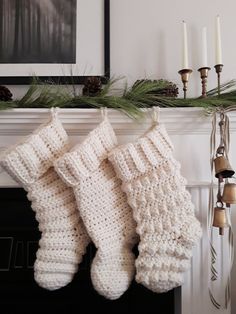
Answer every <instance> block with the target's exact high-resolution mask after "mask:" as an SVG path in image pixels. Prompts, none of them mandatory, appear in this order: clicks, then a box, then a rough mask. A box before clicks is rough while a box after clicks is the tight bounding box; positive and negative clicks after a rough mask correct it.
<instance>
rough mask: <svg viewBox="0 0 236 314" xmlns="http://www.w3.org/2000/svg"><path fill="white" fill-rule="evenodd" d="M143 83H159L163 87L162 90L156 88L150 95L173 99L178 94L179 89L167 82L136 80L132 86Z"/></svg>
mask: <svg viewBox="0 0 236 314" xmlns="http://www.w3.org/2000/svg"><path fill="white" fill-rule="evenodd" d="M143 82H149V83H151V82H153V83H160V85H163V86H165V87H163V88H158V89H157V90H153V91H151V92H150V94H154V95H158V96H163V97H174V98H176V97H177V96H178V94H179V89H178V87H177V86H176V84H174V83H172V82H169V81H167V80H137V81H136V82H135V83H134V86H135V85H137V84H140V83H143Z"/></svg>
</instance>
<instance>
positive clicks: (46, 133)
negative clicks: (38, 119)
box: [0, 115, 68, 189]
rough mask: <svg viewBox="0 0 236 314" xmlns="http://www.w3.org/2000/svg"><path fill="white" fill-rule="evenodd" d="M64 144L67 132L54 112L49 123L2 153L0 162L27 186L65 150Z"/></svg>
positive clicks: (66, 142)
mask: <svg viewBox="0 0 236 314" xmlns="http://www.w3.org/2000/svg"><path fill="white" fill-rule="evenodd" d="M67 147H68V136H67V134H66V131H65V130H64V128H63V126H62V124H61V122H60V121H59V119H58V118H57V116H56V115H54V116H53V117H52V119H51V121H50V122H48V123H47V124H44V125H42V126H41V127H39V128H38V129H36V130H35V131H34V132H33V134H31V135H30V136H28V137H27V138H26V139H24V140H23V141H21V142H20V143H18V144H16V145H15V146H13V147H11V148H10V149H8V150H7V151H6V152H4V154H3V155H2V156H1V159H0V165H1V166H2V167H3V169H4V170H5V171H6V172H7V173H8V174H9V175H10V176H11V177H12V178H13V179H15V180H16V181H17V182H18V183H19V184H21V185H23V187H25V188H26V189H27V185H29V184H31V183H34V182H35V181H36V180H37V179H38V178H39V177H40V176H42V175H43V174H44V173H45V172H46V171H47V170H48V169H49V168H50V167H51V166H52V165H53V161H54V160H55V159H57V158H58V157H59V156H60V155H61V154H63V153H64V152H65V151H66V150H67Z"/></svg>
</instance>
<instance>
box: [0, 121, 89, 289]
mask: <svg viewBox="0 0 236 314" xmlns="http://www.w3.org/2000/svg"><path fill="white" fill-rule="evenodd" d="M67 150H68V136H67V134H66V132H65V131H64V129H63V127H62V125H61V123H60V121H59V120H58V118H57V117H56V115H53V117H52V120H51V121H50V122H49V123H48V124H46V125H43V126H42V127H41V128H39V129H37V130H36V131H35V132H34V133H33V134H32V135H31V136H29V137H28V138H27V139H25V140H24V141H23V142H22V143H20V144H17V145H16V146H15V147H13V148H11V149H10V150H8V151H7V152H6V153H5V154H4V156H2V158H1V162H0V164H1V166H2V167H3V168H4V169H5V170H6V172H7V173H8V174H9V175H10V176H11V177H12V178H14V179H15V180H16V181H17V182H18V183H19V184H20V185H21V186H22V187H23V188H24V189H25V190H26V191H27V192H28V194H27V197H28V199H29V200H31V201H32V209H33V210H34V211H35V212H36V219H37V220H38V222H39V230H40V231H41V232H42V236H41V239H40V241H39V249H38V251H37V259H36V261H35V264H34V276H35V280H36V281H37V283H38V284H39V285H40V286H41V287H43V288H46V289H49V290H55V289H58V288H61V287H63V286H65V285H67V284H68V283H69V282H70V281H71V280H72V278H73V275H74V274H75V272H76V271H77V268H78V264H79V262H80V261H81V258H82V255H83V254H84V252H85V249H86V246H87V244H88V242H89V237H88V235H87V233H86V231H85V228H84V225H83V223H82V221H81V219H80V217H79V214H78V211H77V208H76V202H75V198H74V194H73V190H72V189H71V188H69V187H67V186H66V184H65V183H64V182H63V181H62V180H61V179H60V178H59V177H58V175H57V174H56V172H55V171H54V169H53V168H52V165H53V161H54V160H55V159H57V158H58V157H59V156H60V155H62V154H63V153H64V152H65V151H67Z"/></svg>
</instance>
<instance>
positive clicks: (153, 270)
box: [109, 125, 201, 292]
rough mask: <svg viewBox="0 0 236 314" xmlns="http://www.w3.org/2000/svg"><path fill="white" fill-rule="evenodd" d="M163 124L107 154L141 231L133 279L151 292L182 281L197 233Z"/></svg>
mask: <svg viewBox="0 0 236 314" xmlns="http://www.w3.org/2000/svg"><path fill="white" fill-rule="evenodd" d="M172 151H173V147H172V144H171V142H170V139H169V137H168V135H167V133H166V130H165V128H164V126H158V125H156V126H154V127H153V128H152V129H151V130H150V131H148V132H147V133H146V134H145V135H144V136H143V137H141V138H139V139H138V140H137V141H136V142H134V143H130V144H127V145H124V146H121V147H118V148H117V149H115V150H113V151H112V153H111V154H110V156H109V160H110V161H111V162H112V164H113V166H114V168H115V171H116V173H117V175H118V177H119V178H121V179H122V181H123V183H122V189H123V190H124V191H125V192H126V193H127V196H128V203H129V204H130V206H131V207H132V208H133V215H134V218H135V220H136V222H137V233H138V234H139V236H140V244H139V256H138V258H137V260H136V270H137V273H136V281H137V282H139V283H142V284H143V285H144V286H146V287H147V288H149V289H151V290H152V291H154V292H164V291H168V290H170V289H172V288H174V287H177V286H179V285H181V284H182V282H183V272H184V271H185V270H186V269H187V268H188V267H189V265H190V257H191V251H192V247H193V245H194V244H195V243H196V242H197V241H198V239H199V237H200V236H201V227H200V224H199V222H198V220H197V219H196V218H195V216H194V207H193V204H192V203H191V199H190V194H189V193H188V191H187V190H186V188H185V185H186V182H185V180H184V178H183V177H182V176H181V175H180V165H179V163H178V162H177V161H176V160H175V159H174V157H173V154H172Z"/></svg>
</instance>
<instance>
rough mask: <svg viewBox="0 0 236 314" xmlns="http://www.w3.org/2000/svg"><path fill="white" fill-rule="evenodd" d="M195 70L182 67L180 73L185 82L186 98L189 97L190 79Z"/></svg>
mask: <svg viewBox="0 0 236 314" xmlns="http://www.w3.org/2000/svg"><path fill="white" fill-rule="evenodd" d="M192 72H193V71H192V70H191V69H182V70H180V71H179V72H178V73H179V74H180V75H181V80H182V83H183V91H184V99H186V97H187V90H188V81H189V76H190V74H191V73H192Z"/></svg>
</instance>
